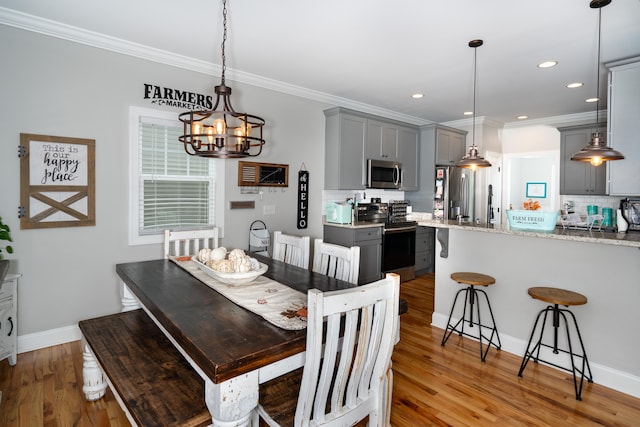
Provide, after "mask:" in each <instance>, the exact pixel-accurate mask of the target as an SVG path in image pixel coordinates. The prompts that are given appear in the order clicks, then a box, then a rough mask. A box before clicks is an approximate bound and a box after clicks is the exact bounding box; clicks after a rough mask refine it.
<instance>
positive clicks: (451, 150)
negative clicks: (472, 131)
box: [434, 126, 467, 166]
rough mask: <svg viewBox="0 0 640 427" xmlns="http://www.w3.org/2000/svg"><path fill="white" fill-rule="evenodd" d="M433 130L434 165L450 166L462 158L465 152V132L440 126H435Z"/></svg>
mask: <svg viewBox="0 0 640 427" xmlns="http://www.w3.org/2000/svg"><path fill="white" fill-rule="evenodd" d="M434 131H435V148H436V165H443V166H450V165H453V164H455V163H456V162H457V161H458V160H460V159H462V157H463V156H464V154H465V148H466V140H467V132H463V131H460V130H458V129H451V128H444V127H442V126H436V127H435V129H434Z"/></svg>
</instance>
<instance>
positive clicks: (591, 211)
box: [587, 205, 598, 215]
mask: <svg viewBox="0 0 640 427" xmlns="http://www.w3.org/2000/svg"><path fill="white" fill-rule="evenodd" d="M597 214H598V207H597V206H596V205H589V206H587V215H597Z"/></svg>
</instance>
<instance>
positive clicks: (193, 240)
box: [164, 227, 218, 258]
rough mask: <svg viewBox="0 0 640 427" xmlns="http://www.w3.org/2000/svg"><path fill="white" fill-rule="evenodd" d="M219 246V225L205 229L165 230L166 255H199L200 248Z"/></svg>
mask: <svg viewBox="0 0 640 427" xmlns="http://www.w3.org/2000/svg"><path fill="white" fill-rule="evenodd" d="M217 247H218V227H213V228H207V229H204V230H184V231H171V230H164V257H165V258H168V257H169V256H171V255H173V256H185V255H197V254H198V252H199V251H200V249H204V248H209V249H215V248H217Z"/></svg>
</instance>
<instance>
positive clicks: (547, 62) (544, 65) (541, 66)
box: [538, 61, 558, 68]
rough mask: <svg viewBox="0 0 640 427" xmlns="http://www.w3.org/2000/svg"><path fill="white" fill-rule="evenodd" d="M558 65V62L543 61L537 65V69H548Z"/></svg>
mask: <svg viewBox="0 0 640 427" xmlns="http://www.w3.org/2000/svg"><path fill="white" fill-rule="evenodd" d="M555 65H558V61H545V62H543V63H541V64H538V68H549V67H553V66H555Z"/></svg>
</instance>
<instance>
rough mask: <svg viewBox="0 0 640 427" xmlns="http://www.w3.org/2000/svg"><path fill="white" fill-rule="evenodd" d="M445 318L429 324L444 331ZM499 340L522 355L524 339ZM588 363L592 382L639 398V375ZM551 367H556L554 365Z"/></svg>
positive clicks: (505, 348)
mask: <svg viewBox="0 0 640 427" xmlns="http://www.w3.org/2000/svg"><path fill="white" fill-rule="evenodd" d="M447 320H448V316H447V315H444V314H441V313H433V315H432V317H431V326H434V327H436V328H440V329H442V331H443V333H444V329H445V328H446V325H447ZM457 321H458V319H454V322H457ZM465 333H466V329H465ZM500 342H501V344H502V351H506V352H508V353H512V354H515V355H517V356H519V357H522V355H523V354H524V351H525V347H526V345H527V342H526V341H523V340H521V339H519V338H515V337H512V336H510V335H505V334H503V333H500ZM489 354H491V352H489ZM487 357H489V356H487ZM552 357H558V358H561V357H562V355H555V356H554V355H553V354H551V352H549V354H548V355H545V358H547V360H549V361H551V362H554V363H555V362H556V361H555V360H553V359H551V358H552ZM565 357H566V356H565ZM563 363H564V360H559V361H558V362H557V363H556V364H558V365H563ZM589 365H590V366H591V371H592V374H593V378H594V383H597V384H600V385H603V386H605V387H608V388H611V389H613V390H616V391H619V392H621V393H625V394H628V395H631V396H633V397H637V398H640V377H638V376H635V375H632V374H629V373H628V372H623V371H619V370H617V369H613V368H610V367H608V366H604V365H600V364H597V363H594V362H593V361H591V360H590V361H589ZM549 366H551V365H549ZM551 367H552V368H555V369H558V368H556V367H555V366H551ZM514 375H517V372H515V373H514Z"/></svg>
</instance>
